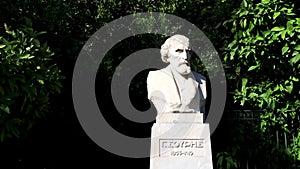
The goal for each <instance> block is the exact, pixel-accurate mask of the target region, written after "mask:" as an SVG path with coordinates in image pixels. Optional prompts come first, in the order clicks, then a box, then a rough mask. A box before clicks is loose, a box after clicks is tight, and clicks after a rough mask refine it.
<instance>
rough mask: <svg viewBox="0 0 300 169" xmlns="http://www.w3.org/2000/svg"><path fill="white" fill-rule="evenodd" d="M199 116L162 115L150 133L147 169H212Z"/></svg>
mask: <svg viewBox="0 0 300 169" xmlns="http://www.w3.org/2000/svg"><path fill="white" fill-rule="evenodd" d="M202 119H203V118H202V114H182V113H180V114H166V115H164V114H162V115H159V116H158V117H157V119H156V123H155V124H154V125H153V126H152V133H151V156H150V169H213V164H212V154H211V143H210V132H209V125H208V124H203V123H202Z"/></svg>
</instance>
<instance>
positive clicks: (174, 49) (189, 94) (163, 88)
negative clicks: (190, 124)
mask: <svg viewBox="0 0 300 169" xmlns="http://www.w3.org/2000/svg"><path fill="white" fill-rule="evenodd" d="M160 53H161V59H162V61H163V62H166V63H169V65H168V66H167V67H165V68H163V69H160V70H156V71H150V72H149V74H148V77H147V91H148V99H149V100H151V102H152V103H153V104H154V106H155V108H156V109H157V112H158V114H160V113H204V110H205V109H204V104H205V99H206V96H207V94H206V79H205V77H204V76H202V75H200V74H199V73H196V72H193V71H191V67H190V65H189V58H190V49H189V39H188V38H187V37H185V36H183V35H174V36H172V37H170V38H168V39H167V40H166V41H165V43H164V44H163V45H162V46H161V50H160Z"/></svg>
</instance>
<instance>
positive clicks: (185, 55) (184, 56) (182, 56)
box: [181, 51, 188, 60]
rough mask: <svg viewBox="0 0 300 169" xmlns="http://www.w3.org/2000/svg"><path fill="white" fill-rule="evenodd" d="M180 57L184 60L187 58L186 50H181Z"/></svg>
mask: <svg viewBox="0 0 300 169" xmlns="http://www.w3.org/2000/svg"><path fill="white" fill-rule="evenodd" d="M181 58H182V59H184V60H186V59H187V58H188V54H187V52H185V51H184V52H182V54H181Z"/></svg>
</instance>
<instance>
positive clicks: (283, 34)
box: [281, 30, 286, 39]
mask: <svg viewBox="0 0 300 169" xmlns="http://www.w3.org/2000/svg"><path fill="white" fill-rule="evenodd" d="M285 35H286V30H283V31H281V38H282V39H285Z"/></svg>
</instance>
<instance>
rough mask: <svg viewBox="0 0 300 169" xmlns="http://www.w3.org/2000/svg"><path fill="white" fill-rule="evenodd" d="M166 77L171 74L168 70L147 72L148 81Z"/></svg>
mask: <svg viewBox="0 0 300 169" xmlns="http://www.w3.org/2000/svg"><path fill="white" fill-rule="evenodd" d="M166 76H168V77H170V76H171V73H170V71H169V70H168V69H166V68H163V69H159V70H154V71H149V73H148V77H147V79H148V81H149V80H154V79H155V80H160V79H164V78H166Z"/></svg>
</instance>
